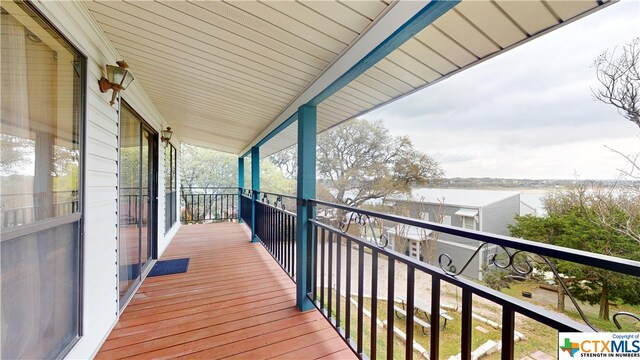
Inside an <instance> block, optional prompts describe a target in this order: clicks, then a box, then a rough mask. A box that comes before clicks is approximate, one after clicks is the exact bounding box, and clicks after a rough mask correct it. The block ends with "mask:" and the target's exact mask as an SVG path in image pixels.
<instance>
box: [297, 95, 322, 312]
mask: <svg viewBox="0 0 640 360" xmlns="http://www.w3.org/2000/svg"><path fill="white" fill-rule="evenodd" d="M316 130H317V129H316V107H315V106H311V105H302V106H300V108H298V182H297V185H298V188H297V190H298V192H297V194H298V195H297V197H298V199H297V203H298V205H297V210H298V216H297V218H296V306H297V307H298V308H299V309H300V311H306V310H309V309H312V308H313V307H314V306H313V303H312V302H311V300H309V298H308V297H307V294H308V293H310V292H311V289H312V286H315V285H314V284H313V282H314V281H313V273H314V272H315V269H313V267H312V264H313V261H312V259H313V248H314V247H313V243H314V238H313V235H314V234H313V231H311V228H310V227H309V219H315V216H316V214H315V207H313V206H311V205H310V204H309V203H308V201H307V200H309V199H315V197H316Z"/></svg>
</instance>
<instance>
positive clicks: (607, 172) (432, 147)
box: [362, 0, 640, 180]
mask: <svg viewBox="0 0 640 360" xmlns="http://www.w3.org/2000/svg"><path fill="white" fill-rule="evenodd" d="M639 36H640V0H623V1H621V2H619V3H617V4H613V5H611V6H608V7H607V8H605V9H602V10H600V11H598V12H596V13H595V14H592V15H590V16H587V17H585V18H583V19H580V20H578V21H576V22H573V23H570V24H568V25H566V26H563V27H561V28H560V29H557V30H555V31H553V32H551V33H549V34H547V35H544V36H542V37H540V38H537V39H534V40H532V41H529V42H527V43H525V44H524V45H521V46H519V47H517V48H515V49H512V50H510V51H508V52H506V53H504V54H501V55H499V56H497V57H495V58H493V59H490V60H488V61H485V62H483V63H481V64H479V65H476V66H474V67H472V68H470V69H467V70H465V71H463V72H461V73H459V74H457V75H454V76H452V77H450V78H449V79H446V80H445V81H442V82H439V83H436V84H434V85H433V86H430V87H427V88H425V89H423V90H421V91H419V92H417V93H415V94H412V95H410V96H407V97H405V98H402V99H400V100H398V101H396V102H394V103H391V104H389V105H387V106H384V107H382V108H380V109H377V110H374V111H372V112H370V113H368V114H365V115H363V116H362V118H365V119H370V120H377V119H382V120H383V121H384V123H385V125H386V126H387V127H388V128H389V129H390V130H391V132H392V133H393V134H395V135H409V137H410V138H411V139H412V140H413V143H414V145H415V146H416V148H417V149H419V150H421V151H424V152H426V153H428V154H430V155H431V156H433V157H434V158H435V159H436V160H438V161H439V162H440V164H441V165H442V167H443V169H444V170H445V173H446V175H445V176H446V177H496V178H528V179H576V178H577V179H582V180H596V179H612V178H615V177H617V176H618V174H619V171H618V169H621V168H622V169H627V168H628V166H627V164H626V163H625V161H624V160H623V159H622V157H621V156H620V155H618V154H615V153H614V152H612V151H611V150H609V149H607V147H605V146H608V147H611V148H613V149H616V150H618V151H621V152H623V153H625V154H630V153H637V152H640V130H639V129H638V127H637V126H636V125H634V124H632V123H631V122H630V121H628V120H626V119H624V118H623V117H622V116H620V115H619V114H618V113H617V111H616V110H615V109H614V108H613V107H612V106H611V105H605V104H602V103H600V102H598V101H596V100H595V99H594V98H593V96H592V94H591V90H590V89H591V88H594V89H595V88H597V83H596V79H595V69H594V68H593V67H592V64H593V61H594V60H595V58H596V57H597V56H598V55H599V54H601V53H602V52H603V51H604V50H607V49H610V50H613V49H614V48H615V47H621V46H622V45H624V44H626V43H629V42H630V41H631V40H632V39H633V38H635V37H639Z"/></svg>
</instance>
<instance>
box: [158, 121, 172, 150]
mask: <svg viewBox="0 0 640 360" xmlns="http://www.w3.org/2000/svg"><path fill="white" fill-rule="evenodd" d="M171 135H173V131H171V128H170V127H168V126H167V128H166V129H164V130H162V131H161V132H160V141H164V143H165V144H164V146H165V147H166V146H167V145H169V140H171Z"/></svg>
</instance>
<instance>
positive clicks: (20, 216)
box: [0, 191, 80, 228]
mask: <svg viewBox="0 0 640 360" xmlns="http://www.w3.org/2000/svg"><path fill="white" fill-rule="evenodd" d="M0 198H1V201H0V202H1V203H2V210H1V211H0V225H1V227H2V228H10V227H14V226H20V225H26V224H31V223H33V222H36V221H41V220H46V219H50V218H54V217H61V216H65V215H69V214H73V213H75V212H78V211H79V209H80V207H79V204H80V203H79V201H78V198H79V196H78V192H77V191H54V192H52V193H41V194H33V193H25V194H0ZM47 204H49V205H47Z"/></svg>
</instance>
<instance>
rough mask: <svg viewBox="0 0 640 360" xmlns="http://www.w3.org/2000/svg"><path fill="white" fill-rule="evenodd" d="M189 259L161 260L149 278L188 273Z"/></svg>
mask: <svg viewBox="0 0 640 360" xmlns="http://www.w3.org/2000/svg"><path fill="white" fill-rule="evenodd" d="M188 267H189V258H184V259H173V260H161V261H158V262H156V264H155V265H154V266H153V269H151V271H150V272H149V275H147V276H161V275H170V274H179V273H183V272H187V268H188Z"/></svg>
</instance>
